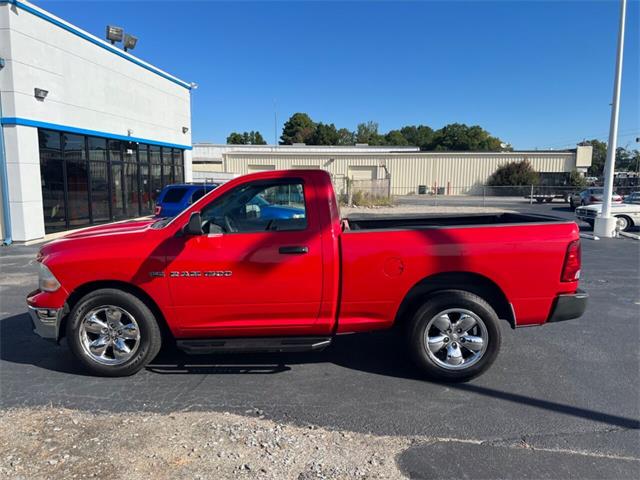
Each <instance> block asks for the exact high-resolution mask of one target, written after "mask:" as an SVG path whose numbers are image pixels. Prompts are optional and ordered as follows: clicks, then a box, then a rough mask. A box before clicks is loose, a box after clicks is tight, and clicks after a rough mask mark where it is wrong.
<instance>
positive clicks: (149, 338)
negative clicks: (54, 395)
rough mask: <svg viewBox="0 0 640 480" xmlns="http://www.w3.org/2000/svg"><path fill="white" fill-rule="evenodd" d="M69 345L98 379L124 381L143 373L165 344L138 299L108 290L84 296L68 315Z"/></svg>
mask: <svg viewBox="0 0 640 480" xmlns="http://www.w3.org/2000/svg"><path fill="white" fill-rule="evenodd" d="M66 333H67V341H68V342H69V347H70V348H71V351H72V352H73V354H74V355H75V356H76V358H77V359H78V360H79V361H80V362H81V363H82V364H83V366H84V367H86V368H87V369H88V370H89V371H90V372H91V373H93V374H95V375H101V376H108V377H121V376H126V375H132V374H134V373H136V372H138V371H139V370H140V369H142V368H143V367H144V366H145V365H146V364H147V363H149V362H150V361H151V360H153V358H154V357H155V356H156V355H157V354H158V351H159V350H160V345H161V343H162V340H161V335H160V329H159V328H158V324H157V322H156V320H155V317H154V315H153V313H152V312H151V311H150V310H149V308H148V307H147V306H146V305H145V303H144V302H142V301H141V300H140V299H139V298H138V297H136V296H135V295H132V294H130V293H128V292H124V291H122V290H117V289H112V288H105V289H100V290H96V291H93V292H91V293H89V294H87V295H85V296H84V297H83V298H82V299H81V300H80V301H79V302H78V303H77V304H76V305H75V307H74V308H73V310H72V311H71V313H70V314H69V320H68V322H67V332H66Z"/></svg>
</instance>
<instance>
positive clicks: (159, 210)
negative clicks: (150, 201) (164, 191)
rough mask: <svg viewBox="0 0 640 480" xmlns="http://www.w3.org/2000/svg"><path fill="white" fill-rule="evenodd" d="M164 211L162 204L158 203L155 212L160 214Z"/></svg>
mask: <svg viewBox="0 0 640 480" xmlns="http://www.w3.org/2000/svg"><path fill="white" fill-rule="evenodd" d="M161 211H162V207H161V206H160V205H156V211H155V214H156V215H160V212H161Z"/></svg>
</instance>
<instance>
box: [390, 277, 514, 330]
mask: <svg viewBox="0 0 640 480" xmlns="http://www.w3.org/2000/svg"><path fill="white" fill-rule="evenodd" d="M441 290H464V291H467V292H470V293H473V294H475V295H478V296H479V297H480V298H482V299H483V300H485V301H486V302H487V303H489V305H491V307H492V308H493V309H494V310H495V311H496V313H497V314H498V318H500V319H502V320H506V321H507V322H509V325H511V328H515V327H516V319H515V315H514V312H513V308H512V306H511V304H510V303H509V300H508V299H507V296H506V295H505V294H504V292H503V291H502V289H501V288H500V287H499V286H498V285H497V284H496V283H495V282H494V281H493V280H491V279H490V278H488V277H485V276H484V275H480V274H478V273H473V272H443V273H437V274H434V275H430V276H428V277H425V278H423V279H422V280H420V281H419V282H418V283H416V284H415V285H414V286H413V287H412V288H411V289H410V290H409V292H407V294H406V295H405V297H404V299H403V300H402V302H401V303H400V307H399V308H398V311H397V312H396V316H395V322H394V324H395V325H403V324H405V323H406V322H408V321H409V320H410V319H411V315H412V314H413V313H414V312H416V311H417V309H418V308H420V306H422V305H423V304H424V301H425V299H426V297H428V296H429V295H431V294H433V293H436V292H438V291H441Z"/></svg>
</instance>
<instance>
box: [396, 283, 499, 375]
mask: <svg viewBox="0 0 640 480" xmlns="http://www.w3.org/2000/svg"><path fill="white" fill-rule="evenodd" d="M498 322H499V321H498V316H497V315H496V312H495V311H494V310H493V308H491V306H490V305H489V304H488V303H487V302H486V301H485V300H483V299H482V298H480V297H479V296H477V295H474V294H472V293H469V292H466V291H462V290H446V291H442V292H438V293H436V294H434V295H433V296H431V297H430V298H429V299H428V301H427V302H426V303H425V304H424V305H423V306H422V307H421V308H419V309H418V311H417V312H416V313H415V315H414V317H413V321H412V323H411V325H410V327H409V332H408V334H409V338H408V340H409V346H410V351H411V354H412V356H413V359H414V361H415V362H416V363H417V364H418V366H420V367H421V368H422V369H423V370H424V371H425V372H426V373H427V374H428V375H429V376H430V377H432V378H435V379H438V380H446V381H464V380H468V379H470V378H472V377H475V376H477V375H480V374H481V373H482V372H484V371H485V370H486V369H487V368H489V366H491V364H492V363H493V361H494V360H495V358H496V356H497V355H498V350H499V349H500V341H501V338H500V327H499V325H498Z"/></svg>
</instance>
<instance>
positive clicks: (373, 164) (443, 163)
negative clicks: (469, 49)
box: [193, 143, 592, 195]
mask: <svg viewBox="0 0 640 480" xmlns="http://www.w3.org/2000/svg"><path fill="white" fill-rule="evenodd" d="M591 153H592V151H591V147H590V146H585V147H577V148H576V149H573V150H562V151H560V150H558V151H516V152H421V151H419V149H418V148H417V147H374V146H368V145H355V146H346V147H338V146H336V147H334V146H311V145H282V146H269V145H216V144H208V143H199V144H194V146H193V179H194V181H197V180H210V181H213V180H216V179H220V178H224V176H225V175H233V176H235V175H244V174H247V173H252V172H258V171H265V170H275V169H297V168H322V169H324V170H326V171H328V172H329V173H330V174H331V175H332V177H333V178H334V181H335V182H336V184H338V185H340V181H343V180H344V179H346V178H348V179H351V180H362V181H364V180H384V179H389V183H390V192H391V193H392V194H393V195H408V194H413V193H418V192H419V191H420V190H421V188H420V187H421V186H422V187H423V189H424V187H426V188H427V189H428V190H429V191H432V190H434V189H438V191H439V193H445V194H464V193H470V192H472V191H473V190H474V189H476V188H477V187H478V186H481V185H483V184H485V183H486V182H487V180H488V178H489V176H490V175H491V174H492V173H493V172H495V171H496V169H497V168H498V167H499V166H500V165H502V164H505V163H508V162H514V161H517V162H519V161H524V160H528V161H529V162H530V163H531V165H532V166H533V168H534V169H535V170H536V171H538V172H540V173H541V181H542V182H543V183H545V184H550V185H562V184H563V182H565V181H566V179H567V178H568V175H569V173H570V172H571V171H572V170H578V171H581V172H583V173H584V172H586V170H587V168H588V167H589V166H590V165H591ZM423 189H422V190H423Z"/></svg>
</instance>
